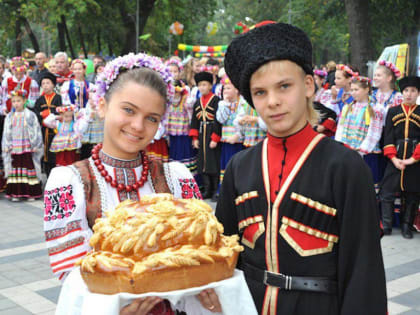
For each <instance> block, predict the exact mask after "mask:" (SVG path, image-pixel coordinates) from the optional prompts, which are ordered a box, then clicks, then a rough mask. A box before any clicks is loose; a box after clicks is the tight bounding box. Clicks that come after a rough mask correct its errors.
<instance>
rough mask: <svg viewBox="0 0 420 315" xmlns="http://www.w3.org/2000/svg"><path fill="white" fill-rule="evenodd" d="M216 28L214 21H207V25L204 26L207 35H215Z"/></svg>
mask: <svg viewBox="0 0 420 315" xmlns="http://www.w3.org/2000/svg"><path fill="white" fill-rule="evenodd" d="M217 29H218V27H217V23H215V22H208V23H207V26H206V32H207V35H209V36H213V35H215V34H216V33H217Z"/></svg>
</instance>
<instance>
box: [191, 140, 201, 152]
mask: <svg viewBox="0 0 420 315" xmlns="http://www.w3.org/2000/svg"><path fill="white" fill-rule="evenodd" d="M192 145H193V147H194V149H197V150H198V148H200V141H198V139H195V140H193V141H192Z"/></svg>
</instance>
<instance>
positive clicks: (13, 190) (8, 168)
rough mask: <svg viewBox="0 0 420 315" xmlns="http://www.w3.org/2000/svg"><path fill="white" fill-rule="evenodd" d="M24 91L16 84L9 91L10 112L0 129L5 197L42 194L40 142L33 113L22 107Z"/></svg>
mask: <svg viewBox="0 0 420 315" xmlns="http://www.w3.org/2000/svg"><path fill="white" fill-rule="evenodd" d="M26 95H27V94H26V91H25V90H24V89H21V88H20V87H19V86H18V87H17V89H16V90H15V91H13V92H12V93H11V102H12V111H11V112H10V113H9V114H7V116H6V120H5V123H4V129H3V139H2V157H3V161H4V170H5V176H6V177H7V187H6V197H7V198H11V200H12V201H18V200H19V198H28V200H34V199H35V198H40V197H41V196H42V190H41V157H42V155H43V148H44V144H43V141H42V133H41V127H40V125H39V123H38V119H37V117H36V115H35V113H34V112H32V111H31V110H29V109H27V108H26V102H27V100H26Z"/></svg>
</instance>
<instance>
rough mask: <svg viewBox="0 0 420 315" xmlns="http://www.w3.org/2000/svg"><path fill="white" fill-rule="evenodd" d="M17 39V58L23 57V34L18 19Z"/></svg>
mask: <svg viewBox="0 0 420 315" xmlns="http://www.w3.org/2000/svg"><path fill="white" fill-rule="evenodd" d="M15 38H16V56H22V33H21V30H20V19H19V18H17V19H16V23H15Z"/></svg>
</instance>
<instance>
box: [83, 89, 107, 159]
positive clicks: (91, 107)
mask: <svg viewBox="0 0 420 315" xmlns="http://www.w3.org/2000/svg"><path fill="white" fill-rule="evenodd" d="M95 88H96V87H95V86H94V85H93V84H90V90H91V91H92V90H93V89H95ZM86 117H87V118H88V126H87V129H86V131H85V132H84V133H83V138H82V148H83V146H85V147H86V148H85V150H88V151H89V152H87V154H88V156H90V151H91V150H92V148H93V146H94V145H96V144H98V143H101V142H102V141H103V138H104V121H103V120H102V119H101V118H100V117H99V115H98V112H97V110H96V106H95V104H94V100H93V98H90V99H89V101H88V103H87V106H86Z"/></svg>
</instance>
